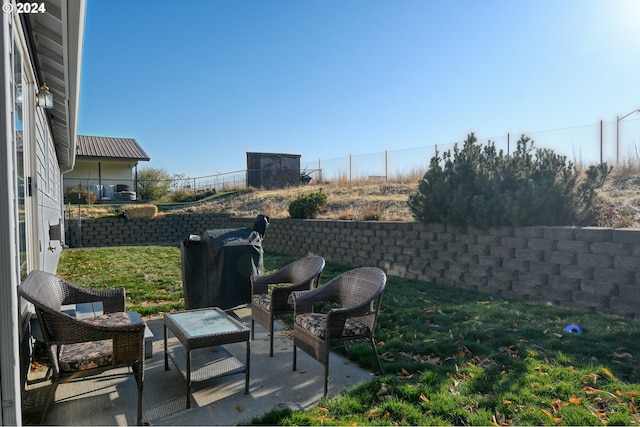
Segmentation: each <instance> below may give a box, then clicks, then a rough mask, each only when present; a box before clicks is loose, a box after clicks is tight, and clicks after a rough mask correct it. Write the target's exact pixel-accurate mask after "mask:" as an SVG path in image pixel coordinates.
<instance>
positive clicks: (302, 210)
mask: <svg viewBox="0 0 640 427" xmlns="http://www.w3.org/2000/svg"><path fill="white" fill-rule="evenodd" d="M326 204H327V195H326V194H324V193H323V192H322V189H320V191H318V192H317V193H311V194H307V195H304V194H301V195H299V196H298V197H296V198H295V199H294V200H292V201H291V203H289V216H291V218H303V219H308V218H315V217H316V215H318V214H319V213H321V212H322V211H323V210H324V207H325V206H326Z"/></svg>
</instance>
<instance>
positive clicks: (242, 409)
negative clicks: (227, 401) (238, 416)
mask: <svg viewBox="0 0 640 427" xmlns="http://www.w3.org/2000/svg"><path fill="white" fill-rule="evenodd" d="M236 411H238V412H242V411H244V408H242V406H240V405H238V406H236Z"/></svg>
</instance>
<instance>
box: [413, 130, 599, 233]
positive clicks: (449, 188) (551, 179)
mask: <svg viewBox="0 0 640 427" xmlns="http://www.w3.org/2000/svg"><path fill="white" fill-rule="evenodd" d="M609 172H611V168H610V167H609V166H607V164H606V163H603V164H600V165H597V166H590V167H589V168H588V169H587V170H585V171H584V172H581V171H579V170H577V169H576V168H575V167H574V165H573V163H571V162H567V159H566V157H565V156H560V155H558V154H555V153H554V152H553V150H549V149H539V148H538V149H535V150H534V148H533V141H532V140H531V139H530V138H529V137H527V136H525V135H522V137H521V138H520V140H519V141H518V143H517V148H516V151H515V152H514V153H513V154H511V155H506V154H504V153H503V151H502V150H500V151H497V150H496V147H495V144H494V143H493V142H489V143H488V144H486V145H480V144H478V143H477V139H476V137H475V135H474V134H473V133H471V134H469V135H468V136H467V139H466V140H465V142H464V144H463V146H462V148H461V149H460V148H458V145H457V144H456V145H455V146H454V148H453V153H452V152H451V150H448V151H446V152H444V153H443V154H442V156H440V154H439V153H437V152H436V155H435V156H434V157H433V158H432V159H431V162H430V165H429V169H428V170H427V172H426V173H425V175H424V177H423V179H422V181H420V183H419V186H418V192H417V193H415V194H413V195H411V196H410V197H409V201H408V203H409V207H410V209H411V212H412V213H413V216H414V218H415V219H416V220H417V221H422V222H437V223H444V224H452V225H461V226H462V225H469V226H473V227H475V228H480V229H488V228H489V227H493V226H530V225H548V226H554V225H565V226H566V225H591V224H594V223H595V220H596V218H597V216H598V210H599V207H600V201H599V199H598V197H597V194H596V190H597V189H599V188H600V187H602V185H603V184H604V181H605V179H606V178H607V176H608V174H609Z"/></svg>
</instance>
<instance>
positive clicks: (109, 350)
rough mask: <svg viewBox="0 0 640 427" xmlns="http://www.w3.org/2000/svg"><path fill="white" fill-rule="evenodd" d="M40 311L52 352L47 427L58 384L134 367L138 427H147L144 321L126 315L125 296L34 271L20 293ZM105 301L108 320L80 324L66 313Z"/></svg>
mask: <svg viewBox="0 0 640 427" xmlns="http://www.w3.org/2000/svg"><path fill="white" fill-rule="evenodd" d="M18 292H19V294H20V295H21V296H22V298H24V299H25V300H27V301H29V302H30V303H32V304H33V305H34V306H35V309H36V314H37V316H38V320H39V322H40V327H41V329H42V334H43V338H44V343H45V345H46V348H47V350H48V352H49V358H50V371H51V373H52V377H51V380H52V385H51V391H50V393H49V397H48V398H47V402H46V403H45V406H44V409H43V411H42V417H41V419H40V424H43V423H44V419H45V416H46V414H47V410H48V409H49V406H50V405H51V404H52V403H53V402H54V401H55V393H56V389H57V387H58V384H60V383H64V382H66V381H69V380H71V379H75V378H78V377H83V376H86V375H93V374H96V373H99V372H103V371H106V370H109V369H114V368H119V367H131V368H132V369H131V371H132V373H133V375H134V377H135V379H136V383H137V386H138V413H137V420H136V421H137V423H138V425H142V386H143V382H144V356H145V353H144V330H145V323H144V322H143V321H142V318H141V317H140V316H139V315H138V314H137V313H133V312H125V311H124V308H125V307H124V305H125V292H124V289H123V288H120V289H117V290H93V289H85V288H82V287H79V286H76V285H73V284H71V283H68V282H66V281H65V280H63V279H61V278H60V277H57V276H55V275H53V274H50V273H46V272H44V271H38V270H35V271H32V272H31V273H29V275H28V276H27V277H26V279H25V280H24V282H23V283H22V284H21V285H20V286H19V287H18ZM97 301H101V302H102V304H103V311H104V314H103V315H102V316H97V317H94V318H90V319H85V320H79V319H77V318H75V317H73V316H71V315H69V314H67V313H65V312H63V311H61V307H62V306H63V305H66V304H80V303H90V302H97Z"/></svg>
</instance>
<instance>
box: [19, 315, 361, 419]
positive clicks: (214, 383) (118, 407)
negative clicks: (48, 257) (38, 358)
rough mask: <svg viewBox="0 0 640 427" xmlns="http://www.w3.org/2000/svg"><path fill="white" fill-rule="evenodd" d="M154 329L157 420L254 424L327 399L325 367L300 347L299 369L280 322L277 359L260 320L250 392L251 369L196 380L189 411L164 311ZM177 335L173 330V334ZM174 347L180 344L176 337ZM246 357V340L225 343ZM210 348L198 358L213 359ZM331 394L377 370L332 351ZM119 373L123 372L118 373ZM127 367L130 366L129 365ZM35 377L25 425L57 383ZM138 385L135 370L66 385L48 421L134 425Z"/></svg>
mask: <svg viewBox="0 0 640 427" xmlns="http://www.w3.org/2000/svg"><path fill="white" fill-rule="evenodd" d="M235 313H236V315H237V316H238V317H239V318H240V319H241V320H242V321H243V322H245V323H246V324H247V325H248V324H249V323H250V320H251V309H250V308H246V307H242V308H239V309H236V310H235ZM147 325H148V326H149V328H150V329H151V331H152V332H153V334H154V338H153V357H152V358H148V359H146V363H145V381H144V393H143V420H144V421H145V423H147V424H151V425H237V424H243V423H248V422H249V421H250V420H251V419H253V418H254V417H257V416H260V415H262V414H264V413H266V412H268V411H270V410H272V409H282V408H291V409H306V408H309V407H312V406H313V405H314V404H316V403H317V402H319V401H320V399H321V398H322V392H323V389H322V384H323V376H324V368H323V366H322V364H320V363H318V362H317V361H315V360H314V359H312V358H311V357H309V356H307V355H306V354H305V353H304V352H302V351H298V371H296V372H294V371H292V357H293V356H292V341H291V340H290V339H289V338H288V336H287V334H286V331H283V330H282V325H281V324H279V323H277V324H276V330H275V334H276V335H275V340H274V356H273V357H269V337H268V336H267V332H266V331H265V330H264V329H263V328H261V327H260V326H256V339H255V340H253V341H251V370H250V379H249V394H244V374H235V375H230V376H226V377H221V378H214V379H211V380H207V381H203V382H199V383H193V386H192V406H191V408H190V409H186V395H185V391H186V383H185V381H184V380H183V379H182V377H181V376H180V374H179V373H178V371H177V369H176V368H175V366H173V364H172V363H171V362H169V367H170V370H169V371H165V370H164V354H163V351H164V343H163V327H162V326H163V320H162V317H153V318H150V319H147ZM170 337H171V335H170ZM169 344H170V345H177V340H176V339H175V338H170V341H169ZM224 347H225V348H226V349H227V350H229V352H230V353H231V354H233V355H234V356H236V357H237V358H238V359H240V360H241V361H243V362H244V361H245V352H246V344H245V343H244V342H240V343H235V344H229V345H225V346H224ZM207 351H210V350H209V349H205V350H204V351H203V352H200V353H199V354H197V355H196V354H195V353H194V359H195V358H196V357H206V353H207ZM330 364H331V366H330V377H329V396H333V395H336V394H338V393H340V392H342V391H343V390H344V389H345V388H346V387H349V386H352V385H355V384H358V383H361V382H364V381H369V380H371V379H372V377H373V374H372V373H371V372H369V371H366V370H363V369H361V368H359V367H358V365H357V364H355V363H352V362H350V361H348V360H347V359H345V358H344V357H342V356H340V355H337V354H335V353H332V355H331V358H330ZM110 372H117V371H110ZM121 372H126V371H125V370H121ZM43 375H44V372H36V373H34V374H32V375H31V376H30V380H31V381H30V382H31V384H30V385H29V386H28V387H27V391H26V393H25V397H24V401H23V424H25V425H34V424H37V422H38V421H39V418H40V414H41V410H42V407H43V406H44V401H45V399H46V396H47V394H48V392H49V387H50V382H49V381H44V382H40V383H37V381H35V380H37V378H38V376H40V377H42V376H43ZM136 394H137V392H136V384H135V380H134V378H133V377H132V376H131V375H113V376H104V375H103V376H96V377H95V379H91V380H85V381H78V382H71V383H68V384H61V385H60V386H59V387H58V390H57V392H56V400H55V403H54V404H52V405H51V407H50V409H49V412H48V414H47V417H46V419H45V422H46V424H48V425H133V424H135V421H136V419H135V414H136Z"/></svg>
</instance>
